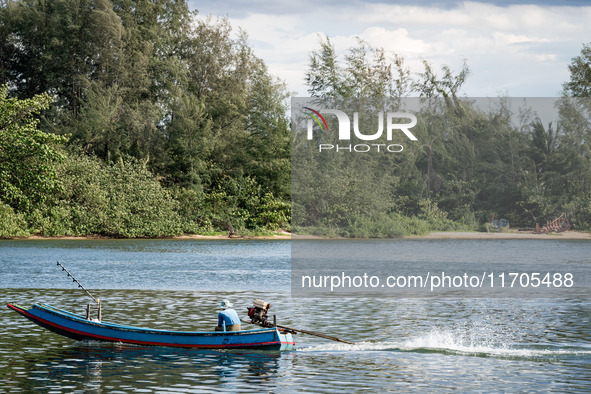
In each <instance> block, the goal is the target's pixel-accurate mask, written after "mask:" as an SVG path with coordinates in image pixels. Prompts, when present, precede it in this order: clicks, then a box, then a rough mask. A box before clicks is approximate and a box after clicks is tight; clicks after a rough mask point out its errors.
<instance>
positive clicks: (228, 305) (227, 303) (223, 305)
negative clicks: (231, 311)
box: [220, 300, 232, 309]
mask: <svg viewBox="0 0 591 394" xmlns="http://www.w3.org/2000/svg"><path fill="white" fill-rule="evenodd" d="M220 308H223V309H226V308H232V303H231V302H230V301H228V300H223V301H222V303H221V304H220Z"/></svg>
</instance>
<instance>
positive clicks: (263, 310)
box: [248, 298, 355, 345]
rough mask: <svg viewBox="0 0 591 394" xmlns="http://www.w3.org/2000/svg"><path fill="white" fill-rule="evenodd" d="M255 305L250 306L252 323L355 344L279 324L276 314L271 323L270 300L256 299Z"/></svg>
mask: <svg viewBox="0 0 591 394" xmlns="http://www.w3.org/2000/svg"><path fill="white" fill-rule="evenodd" d="M253 304H254V306H252V307H250V308H248V317H250V319H251V320H250V321H249V322H248V323H251V324H256V325H259V326H262V327H277V328H280V329H282V330H284V331H290V332H292V333H296V332H299V333H302V334H308V335H313V336H316V337H320V338H325V339H330V340H331V341H336V342H342V343H346V344H349V345H354V344H355V343H354V342H349V341H345V340H344V339H340V338H337V337H333V336H330V335H326V334H321V333H319V332H314V331H308V330H302V329H299V328H293V327H287V326H281V325H279V324H277V318H276V316H275V315H273V322H272V323H271V322H270V321H268V320H267V312H268V311H269V308H271V304H269V303H268V302H265V301H263V300H261V299H258V298H257V299H256V300H254V303H253Z"/></svg>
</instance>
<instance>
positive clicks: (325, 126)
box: [304, 107, 328, 131]
mask: <svg viewBox="0 0 591 394" xmlns="http://www.w3.org/2000/svg"><path fill="white" fill-rule="evenodd" d="M304 109H307V110H308V111H312V112H314V114H316V115H318V117H319V118H320V119H322V123H324V129H325V130H326V131H328V125H327V124H326V120H324V117H323V116H322V115H320V112H318V111H314V110H313V109H312V108H309V107H304ZM314 114H307V115H308V116H310V117H311V118H312V119H314V120H315V121H316V123H318V126H320V129H321V130H322V124H321V123H320V119H318V118H317V117H316V116H314Z"/></svg>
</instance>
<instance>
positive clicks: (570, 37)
mask: <svg viewBox="0 0 591 394" xmlns="http://www.w3.org/2000/svg"><path fill="white" fill-rule="evenodd" d="M189 4H190V7H191V8H192V9H193V10H195V9H196V10H198V11H199V14H200V15H201V16H207V15H217V16H227V17H228V18H229V20H230V21H231V23H232V25H233V26H234V27H236V28H237V27H241V28H242V29H244V30H245V31H246V32H247V33H248V35H249V37H250V43H251V46H252V47H253V48H254V50H255V53H256V54H257V56H259V57H261V58H262V59H263V60H265V62H266V63H267V65H268V66H269V69H270V71H271V73H272V74H274V75H276V76H278V77H279V78H281V79H282V80H284V81H285V82H286V83H287V85H288V88H289V90H290V91H291V92H293V93H294V94H295V95H299V96H307V95H308V93H307V89H306V86H305V84H304V73H305V69H306V67H307V64H308V58H309V54H310V51H311V50H314V49H317V48H318V40H319V39H318V35H319V34H321V35H326V36H328V37H329V38H330V39H331V40H332V41H333V43H334V44H335V47H336V49H337V52H338V53H340V54H341V56H342V54H344V53H345V52H346V50H347V49H348V48H349V47H351V46H352V45H354V43H355V37H356V36H359V37H361V38H363V39H365V40H366V41H367V42H369V43H370V44H372V45H374V46H376V47H383V48H384V49H386V50H388V51H393V52H396V53H398V54H399V55H402V56H403V57H404V59H405V61H406V63H407V64H408V65H409V66H410V67H411V70H412V71H413V72H419V71H421V70H422V68H421V66H420V63H421V60H422V59H427V60H429V61H430V62H431V63H432V64H433V65H435V66H439V65H441V64H447V65H449V66H450V67H451V68H452V69H454V70H459V69H460V67H461V65H462V62H463V60H464V59H466V61H467V63H468V66H469V67H470V70H471V76H470V77H469V79H468V81H467V82H466V84H465V86H464V93H466V94H467V95H468V96H472V97H477V96H479V97H496V96H498V95H507V96H513V97H520V96H528V97H554V96H556V95H558V94H559V92H560V89H561V85H562V83H563V82H565V81H567V80H568V79H569V72H568V68H567V66H568V64H569V63H570V62H571V59H572V58H573V57H575V56H577V55H578V54H579V53H580V51H581V47H582V44H583V43H589V42H591V1H589V0H563V1H560V0H546V1H538V2H535V3H533V2H531V1H530V2H527V1H519V0H495V1H493V0H490V1H452V0H440V1H429V0H423V1H411V0H401V1H385V0H384V1H377V0H372V1H358V0H340V1H336V0H328V1H310V0H300V1H286V0H276V1H272V0H254V1H240V0H229V1H219V0H203V1H201V0H199V1H196V0H189Z"/></svg>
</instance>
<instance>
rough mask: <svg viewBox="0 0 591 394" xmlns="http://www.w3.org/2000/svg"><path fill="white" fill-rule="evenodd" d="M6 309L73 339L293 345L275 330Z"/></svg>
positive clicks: (41, 309) (229, 346)
mask: <svg viewBox="0 0 591 394" xmlns="http://www.w3.org/2000/svg"><path fill="white" fill-rule="evenodd" d="M7 306H8V307H9V308H10V309H13V310H15V311H16V312H18V313H20V314H21V315H23V316H25V317H26V318H27V319H29V320H31V321H32V322H34V323H36V324H38V325H40V326H41V327H44V328H46V329H48V330H50V331H52V332H54V333H56V334H59V335H63V336H65V337H68V338H72V339H75V340H84V339H90V340H99V341H109V342H121V343H131V344H136V345H152V346H175V347H187V348H200V349H268V350H290V349H292V348H293V346H294V345H295V342H294V340H293V337H292V335H291V334H290V333H286V332H281V331H279V330H278V329H277V328H264V329H257V330H243V331H227V332H224V331H213V332H194V331H166V330H155V329H149V328H140V327H133V326H126V325H121V324H115V323H107V322H97V321H90V320H87V319H86V318H85V317H83V316H81V315H77V314H74V313H70V312H67V311H64V310H61V309H58V308H54V307H52V306H50V305H47V304H42V305H39V304H35V305H33V306H32V307H31V308H28V309H27V308H22V307H20V306H18V305H14V304H8V305H7Z"/></svg>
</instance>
